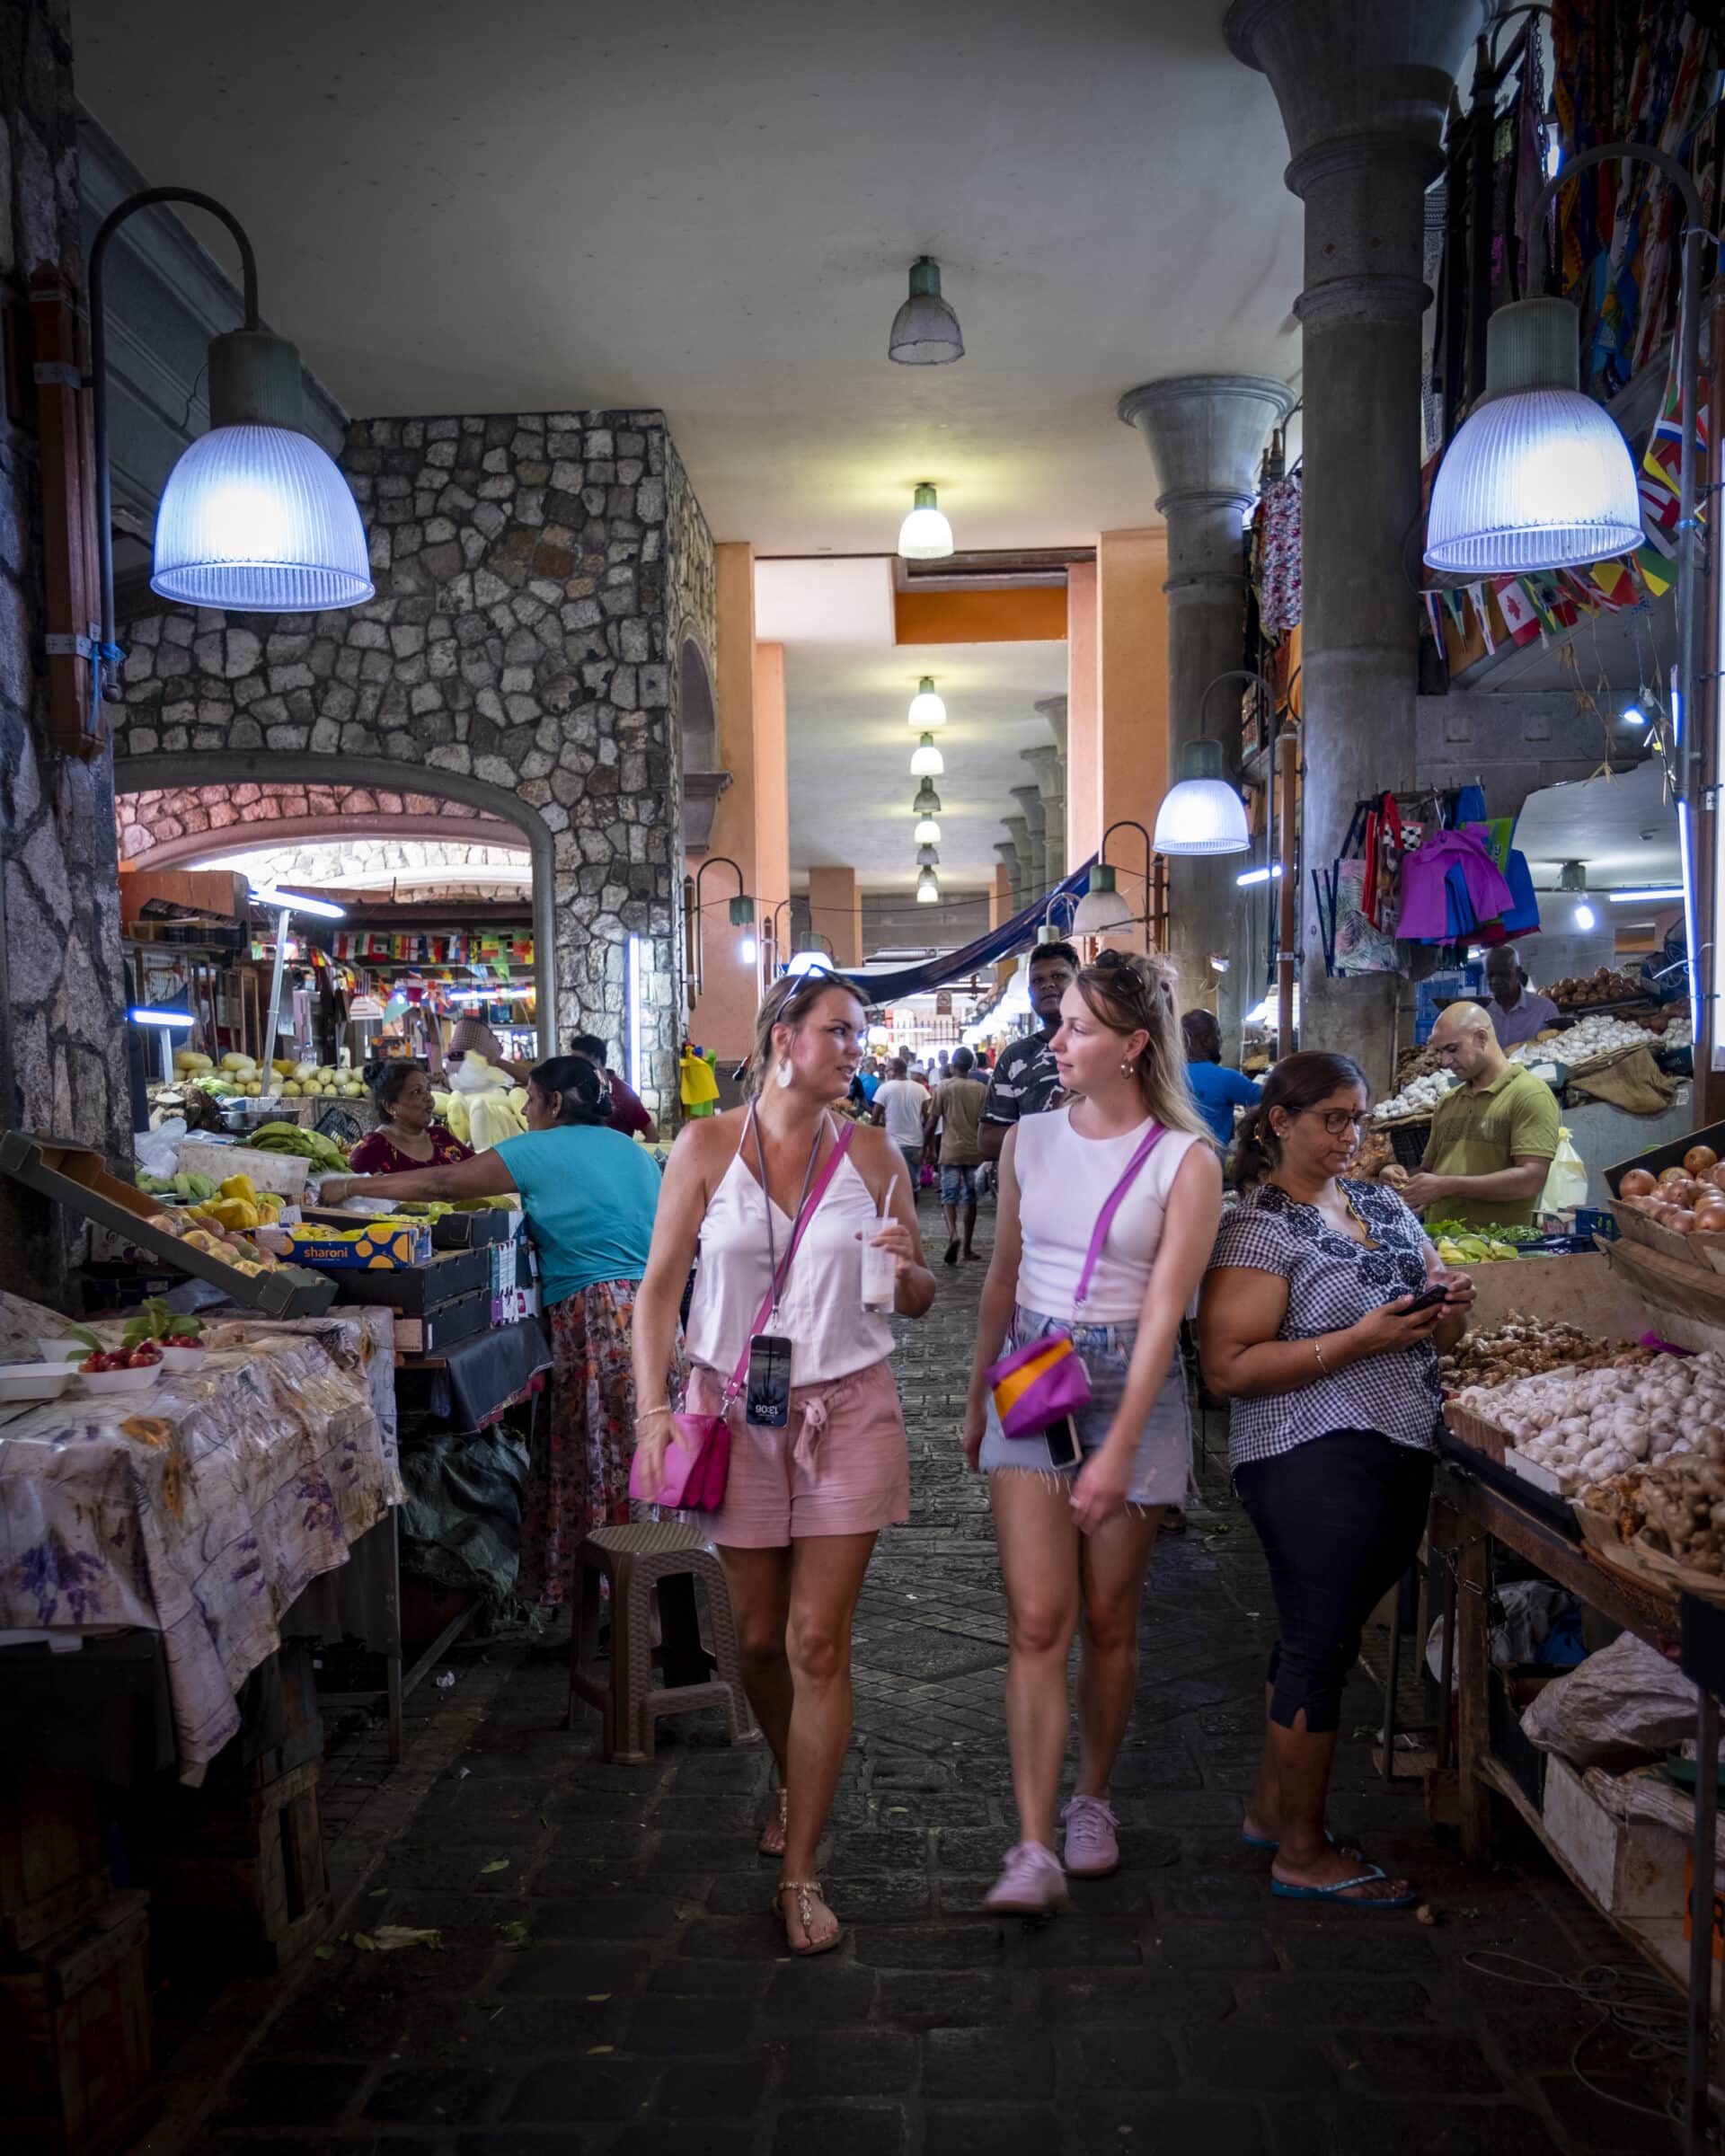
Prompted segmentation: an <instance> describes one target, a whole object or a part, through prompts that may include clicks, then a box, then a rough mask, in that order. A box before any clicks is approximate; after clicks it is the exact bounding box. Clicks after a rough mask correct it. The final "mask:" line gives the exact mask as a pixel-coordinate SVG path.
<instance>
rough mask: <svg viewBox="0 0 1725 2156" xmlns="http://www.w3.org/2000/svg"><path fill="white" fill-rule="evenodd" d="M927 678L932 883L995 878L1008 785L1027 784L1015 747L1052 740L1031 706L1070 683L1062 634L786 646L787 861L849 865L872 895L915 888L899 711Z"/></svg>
mask: <svg viewBox="0 0 1725 2156" xmlns="http://www.w3.org/2000/svg"><path fill="white" fill-rule="evenodd" d="M924 674H932V675H933V676H934V685H935V687H936V688H937V689H938V690H939V692H940V694H941V697H942V701H943V702H944V703H945V705H946V721H947V722H946V725H945V726H944V727H943V728H942V730H941V731H940V732H939V733H938V734H937V735H936V736H935V745H936V747H938V748H939V749H940V752H941V754H942V756H944V757H945V759H946V772H945V775H944V776H943V777H941V778H938V779H936V780H935V781H934V782H933V786H934V791H935V792H936V793H937V794H939V796H940V797H941V812H940V817H939V822H940V826H941V844H940V847H939V849H938V850H939V853H940V856H941V864H940V871H939V873H940V879H941V882H942V885H943V886H944V887H945V888H948V889H950V890H954V891H957V890H961V889H969V890H975V889H977V888H978V887H979V886H986V885H988V884H991V883H992V882H993V881H994V875H995V867H996V866H997V863H998V856H997V855H996V854H995V843H996V842H997V841H998V840H1001V839H1004V837H1005V836H1006V833H1005V830H1004V828H1003V826H1002V824H1001V820H1000V819H1001V818H1002V817H1004V816H1013V815H1016V814H1017V812H1018V803H1017V802H1016V801H1014V800H1013V798H1012V795H1011V792H1010V791H1008V790H1009V789H1010V788H1012V787H1013V786H1022V785H1026V784H1028V783H1030V782H1031V781H1032V779H1033V776H1034V774H1033V773H1031V769H1030V767H1029V766H1028V765H1027V764H1024V763H1023V762H1022V760H1021V757H1020V754H1019V752H1020V751H1021V750H1022V749H1026V748H1041V747H1048V746H1049V745H1050V744H1051V743H1052V742H1053V739H1054V736H1053V735H1052V734H1051V733H1050V732H1049V731H1048V720H1046V719H1044V718H1041V717H1039V715H1038V713H1037V712H1036V711H1035V710H1034V709H1033V708H1032V707H1033V706H1034V705H1035V704H1036V703H1038V702H1040V701H1041V699H1042V698H1044V697H1046V696H1063V695H1065V694H1066V645H1065V644H1064V643H1022V644H906V645H900V646H898V648H897V649H891V650H886V651H879V650H863V649H856V648H854V647H850V646H844V645H832V644H809V645H796V644H792V645H790V646H788V647H787V648H786V650H785V655H784V681H785V702H786V706H787V711H788V717H789V733H790V764H791V870H792V879H794V880H795V881H797V882H799V883H801V882H802V881H803V880H805V879H806V877H807V872H808V870H809V869H810V868H854V870H856V871H857V876H858V879H859V880H860V881H861V882H862V885H863V886H864V888H867V889H869V890H871V891H880V890H910V889H912V888H915V885H916V848H915V846H914V845H913V844H912V843H911V833H912V830H913V829H914V827H915V819H914V818H913V817H912V815H911V812H910V803H911V798H912V796H913V795H914V794H915V793H916V788H917V786H918V784H919V783H920V782H919V781H917V780H916V779H913V778H912V777H911V776H910V757H911V751H912V750H913V749H914V748H915V747H916V744H917V740H918V736H916V734H913V733H912V732H911V730H910V727H909V725H908V723H907V719H906V712H907V711H908V709H909V707H910V700H911V698H912V697H913V696H914V695H915V694H916V684H917V681H918V679H919V678H920V676H923V675H924Z"/></svg>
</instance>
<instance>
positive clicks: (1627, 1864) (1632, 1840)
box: [1544, 1753, 1688, 1919]
mask: <svg viewBox="0 0 1725 2156" xmlns="http://www.w3.org/2000/svg"><path fill="white" fill-rule="evenodd" d="M1544 1820H1545V1831H1546V1833H1548V1834H1549V1835H1550V1836H1551V1838H1552V1841H1553V1844H1554V1845H1555V1846H1556V1847H1557V1848H1558V1849H1559V1850H1560V1851H1561V1852H1562V1854H1563V1856H1564V1857H1565V1859H1566V1860H1568V1862H1569V1865H1570V1869H1571V1870H1572V1871H1573V1872H1574V1873H1575V1876H1576V1877H1577V1878H1579V1880H1580V1882H1581V1884H1582V1885H1583V1886H1585V1887H1586V1888H1587V1890H1588V1893H1589V1894H1590V1895H1593V1897H1594V1899H1595V1900H1596V1901H1597V1903H1598V1904H1599V1905H1600V1907H1601V1908H1602V1909H1604V1910H1605V1911H1606V1913H1608V1914H1610V1915H1612V1916H1650V1917H1665V1918H1670V1919H1676V1918H1679V1917H1681V1916H1682V1915H1683V1914H1684V1913H1685V1909H1686V1907H1687V1906H1688V1899H1687V1895H1688V1889H1687V1886H1686V1884H1685V1857H1686V1855H1687V1844H1686V1843H1685V1841H1684V1839H1683V1837H1682V1835H1681V1834H1674V1833H1672V1832H1671V1830H1670V1829H1669V1828H1668V1827H1664V1826H1654V1825H1649V1824H1647V1823H1645V1822H1643V1821H1641V1820H1623V1819H1619V1818H1617V1817H1616V1816H1614V1814H1613V1813H1611V1812H1608V1811H1607V1810H1606V1807H1605V1806H1604V1805H1602V1804H1601V1803H1600V1802H1599V1801H1598V1799H1597V1798H1596V1797H1595V1796H1594V1794H1593V1792H1592V1790H1591V1789H1588V1785H1587V1783H1586V1782H1585V1781H1584V1780H1583V1779H1582V1778H1581V1776H1580V1775H1579V1774H1578V1773H1577V1772H1576V1771H1575V1769H1574V1768H1573V1767H1571V1766H1570V1764H1569V1763H1567V1762H1566V1761H1564V1760H1562V1759H1560V1758H1559V1757H1558V1755H1557V1754H1555V1753H1553V1754H1550V1755H1549V1756H1548V1758H1547V1760H1546V1763H1545V1801H1544Z"/></svg>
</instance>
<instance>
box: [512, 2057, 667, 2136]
mask: <svg viewBox="0 0 1725 2156" xmlns="http://www.w3.org/2000/svg"><path fill="white" fill-rule="evenodd" d="M656 2072H657V2069H656V2068H655V2067H653V2066H650V2065H649V2064H647V2063H644V2062H642V2061H639V2060H634V2059H584V2058H583V2059H549V2060H546V2061H545V2062H544V2063H543V2064H542V2065H538V2066H535V2067H533V2068H531V2069H530V2070H529V2071H528V2072H526V2073H525V2074H523V2075H522V2077H521V2079H520V2081H518V2082H517V2085H516V2090H515V2093H514V2095H513V2096H512V2097H511V2098H510V2099H509V2103H508V2105H507V2106H506V2107H505V2116H507V2117H509V2118H511V2119H519V2120H522V2121H527V2120H532V2121H535V2122H536V2123H538V2124H541V2125H548V2126H564V2125H571V2126H572V2125H586V2124H587V2122H588V2120H597V2119H615V2118H630V2117H632V2116H633V2115H634V2113H635V2112H637V2111H638V2110H640V2108H641V2105H642V2104H644V2103H645V2102H646V2100H647V2098H648V2095H649V2093H650V2090H651V2089H652V2086H653V2079H654V2075H655V2073H656Z"/></svg>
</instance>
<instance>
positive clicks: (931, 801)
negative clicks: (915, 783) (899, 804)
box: [910, 779, 941, 816]
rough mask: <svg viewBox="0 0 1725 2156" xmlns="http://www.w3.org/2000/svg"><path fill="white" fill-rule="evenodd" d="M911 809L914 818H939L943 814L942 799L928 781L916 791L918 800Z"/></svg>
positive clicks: (911, 805)
mask: <svg viewBox="0 0 1725 2156" xmlns="http://www.w3.org/2000/svg"><path fill="white" fill-rule="evenodd" d="M910 808H911V813H912V815H913V816H938V815H939V814H940V813H941V797H940V795H939V794H938V793H936V792H935V791H934V789H933V786H932V785H931V784H930V783H929V782H928V781H927V780H926V779H924V781H923V782H922V784H921V785H920V786H919V787H918V788H917V789H916V800H914V801H913V802H912V803H911V804H910Z"/></svg>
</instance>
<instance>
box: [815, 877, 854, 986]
mask: <svg viewBox="0 0 1725 2156" xmlns="http://www.w3.org/2000/svg"><path fill="white" fill-rule="evenodd" d="M809 923H810V925H811V926H812V928H813V929H814V931H815V932H816V934H817V935H822V936H825V937H826V939H827V941H828V942H829V943H830V944H831V945H832V947H833V962H834V964H835V965H836V966H843V967H846V968H849V967H852V966H860V965H861V964H862V892H861V891H860V890H859V889H858V888H857V884H856V870H854V869H810V870H809Z"/></svg>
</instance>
